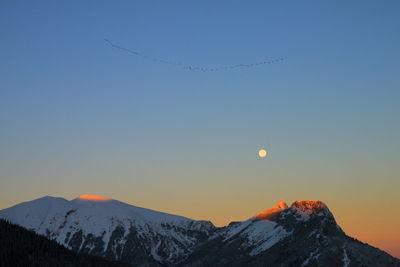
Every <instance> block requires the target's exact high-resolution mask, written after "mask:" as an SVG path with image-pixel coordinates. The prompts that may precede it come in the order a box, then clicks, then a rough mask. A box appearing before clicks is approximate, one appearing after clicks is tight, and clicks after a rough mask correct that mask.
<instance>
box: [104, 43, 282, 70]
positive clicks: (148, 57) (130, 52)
mask: <svg viewBox="0 0 400 267" xmlns="http://www.w3.org/2000/svg"><path fill="white" fill-rule="evenodd" d="M104 41H106V42H107V43H109V44H110V45H111V47H113V48H116V49H119V50H122V51H125V52H127V53H129V54H131V55H134V56H137V57H141V58H144V59H147V60H151V61H154V62H157V63H162V64H168V65H174V66H178V67H181V68H183V69H185V70H190V71H202V72H211V71H221V70H233V69H237V68H251V67H256V66H260V65H267V64H273V63H277V62H280V61H283V58H278V59H273V60H269V61H259V62H254V63H249V64H235V65H225V66H221V67H199V66H195V65H185V64H182V63H179V62H175V61H170V60H164V59H160V58H156V57H151V56H147V55H144V54H141V53H139V52H137V51H134V50H131V49H128V48H125V47H122V46H119V45H116V44H114V43H112V42H111V41H110V40H108V39H104Z"/></svg>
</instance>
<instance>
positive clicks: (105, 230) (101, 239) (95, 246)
mask: <svg viewBox="0 0 400 267" xmlns="http://www.w3.org/2000/svg"><path fill="white" fill-rule="evenodd" d="M0 218H3V219H6V220H8V221H11V222H13V223H15V224H18V225H20V226H23V227H25V228H27V229H29V230H34V231H35V232H36V233H39V234H42V235H44V236H46V237H48V238H49V239H52V240H55V241H57V242H58V243H60V244H62V245H64V246H65V247H67V248H69V249H70V250H73V251H77V252H85V253H88V254H92V255H97V256H101V257H104V258H106V259H109V260H118V261H123V262H127V263H132V264H134V265H137V266H328V267H329V266H400V261H399V260H398V259H396V258H393V257H391V256H390V255H388V254H387V253H385V252H383V251H380V250H379V249H377V248H373V247H371V246H369V245H367V244H363V243H361V242H360V241H358V240H355V239H353V238H351V237H349V236H347V235H346V234H345V233H344V232H343V230H342V229H341V228H340V227H339V226H338V225H337V223H336V221H335V218H334V216H333V214H332V213H331V212H330V211H329V209H328V207H327V206H326V205H325V204H324V203H323V202H321V201H314V200H298V201H295V202H294V203H293V204H292V205H290V207H289V206H288V205H287V204H286V203H285V202H283V201H279V202H278V203H277V204H276V205H275V206H274V207H272V208H270V209H267V210H265V211H263V212H261V213H259V214H257V215H256V216H254V217H251V218H249V219H248V220H246V221H243V222H236V223H231V224H229V225H228V226H226V227H221V228H217V227H215V226H214V225H213V224H212V223H211V222H208V221H195V220H191V219H188V218H185V217H182V216H177V215H172V214H167V213H162V212H157V211H154V210H149V209H144V208H140V207H136V206H132V205H128V204H126V203H122V202H119V201H117V200H113V199H109V198H105V197H100V196H93V195H82V196H80V197H78V198H76V199H74V200H71V201H68V200H65V199H63V198H54V197H44V198H40V199H37V200H34V201H30V202H25V203H21V204H19V205H16V206H14V207H11V208H8V209H5V210H1V211H0Z"/></svg>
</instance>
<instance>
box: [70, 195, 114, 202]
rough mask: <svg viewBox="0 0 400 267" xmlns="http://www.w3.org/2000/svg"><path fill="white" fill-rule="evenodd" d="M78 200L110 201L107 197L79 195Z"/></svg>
mask: <svg viewBox="0 0 400 267" xmlns="http://www.w3.org/2000/svg"><path fill="white" fill-rule="evenodd" d="M78 199H79V200H84V201H111V200H112V199H111V198H108V197H102V196H96V195H80V196H79V197H78Z"/></svg>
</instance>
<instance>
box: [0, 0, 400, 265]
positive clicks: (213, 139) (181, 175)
mask: <svg viewBox="0 0 400 267" xmlns="http://www.w3.org/2000/svg"><path fill="white" fill-rule="evenodd" d="M399 14H400V2H399V1H395V0H393V1H365V0H363V1H361V0H359V1H330V2H327V1H148V0H146V1H85V3H83V1H74V2H72V1H11V0H5V1H2V2H1V3H0V33H1V42H0V209H3V208H6V207H9V206H11V205H14V204H17V203H19V202H22V201H28V200H32V199H34V198H38V197H41V196H44V195H52V196H59V197H65V198H67V199H72V198H75V197H76V196H78V195H80V194H96V195H102V196H106V197H110V198H114V199H118V200H120V201H124V202H127V203H130V204H133V205H137V206H143V207H146V208H151V209H155V210H159V211H164V212H169V213H174V214H179V215H183V216H187V217H190V218H193V219H205V220H211V221H212V222H213V223H214V224H216V225H218V226H222V225H225V224H227V223H228V222H230V221H237V220H244V219H247V218H249V217H251V216H253V215H255V214H256V213H258V212H260V211H262V210H265V209H267V208H270V207H272V206H273V205H274V204H275V203H276V202H278V201H279V200H281V199H282V200H284V201H286V202H287V203H288V204H291V202H293V201H294V200H297V199H315V200H321V201H323V202H325V203H326V204H327V205H328V207H329V208H330V210H331V211H332V212H333V214H334V215H335V217H336V220H337V221H338V223H339V225H340V226H341V227H342V228H343V229H344V230H345V232H346V233H347V234H349V235H351V236H353V237H356V238H358V239H360V240H361V241H364V242H368V243H370V244H372V245H374V246H378V247H380V248H382V249H384V250H386V251H388V252H390V253H391V254H392V255H395V256H397V257H400V227H399V226H400V78H399V77H400V50H399V48H400V16H399ZM104 38H108V39H110V40H111V41H113V42H114V43H117V44H119V45H121V46H124V47H126V48H129V49H132V50H136V51H139V52H142V53H143V54H147V55H150V56H152V57H157V58H161V59H166V60H172V61H179V62H182V63H185V64H188V65H200V66H206V67H214V66H222V65H235V64H239V63H252V62H258V61H264V60H272V59H276V58H284V61H282V62H277V63H274V64H270V65H262V66H258V67H253V68H242V69H235V70H230V71H219V72H198V71H197V72H196V71H188V70H184V69H182V68H180V67H177V66H173V65H166V64H161V63H156V62H153V61H150V60H146V59H143V58H140V57H135V56H133V55H131V54H129V53H125V52H123V51H121V50H118V49H115V48H112V47H111V46H110V45H109V44H107V43H106V42H105V41H104V40H103V39H104ZM261 148H265V149H267V150H268V152H269V155H268V156H267V157H266V158H263V159H261V158H259V157H258V154H257V153H258V150H259V149H261Z"/></svg>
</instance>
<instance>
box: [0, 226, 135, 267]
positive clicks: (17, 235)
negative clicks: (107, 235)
mask: <svg viewBox="0 0 400 267" xmlns="http://www.w3.org/2000/svg"><path fill="white" fill-rule="evenodd" d="M0 266H2V267H8V266H12V267H19V266H21V267H29V266H33V267H35V266H37V267H39V266H40V267H47V266H48V267H67V266H68V267H69V266H71V267H72V266H73V267H79V266H85V267H90V266H93V267H94V266H96V267H103V266H104V267H106V266H110V267H122V266H124V267H128V266H132V265H129V264H125V263H118V262H109V261H106V260H104V259H101V258H98V257H95V256H90V255H86V254H81V253H75V252H72V251H70V250H68V249H66V248H65V247H63V246H61V245H60V244H58V243H57V242H55V241H51V240H49V239H47V238H46V237H44V236H40V235H38V234H36V233H34V232H31V231H28V230H26V229H24V228H22V227H20V226H17V225H14V224H11V223H9V222H7V221H4V220H1V219H0Z"/></svg>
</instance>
